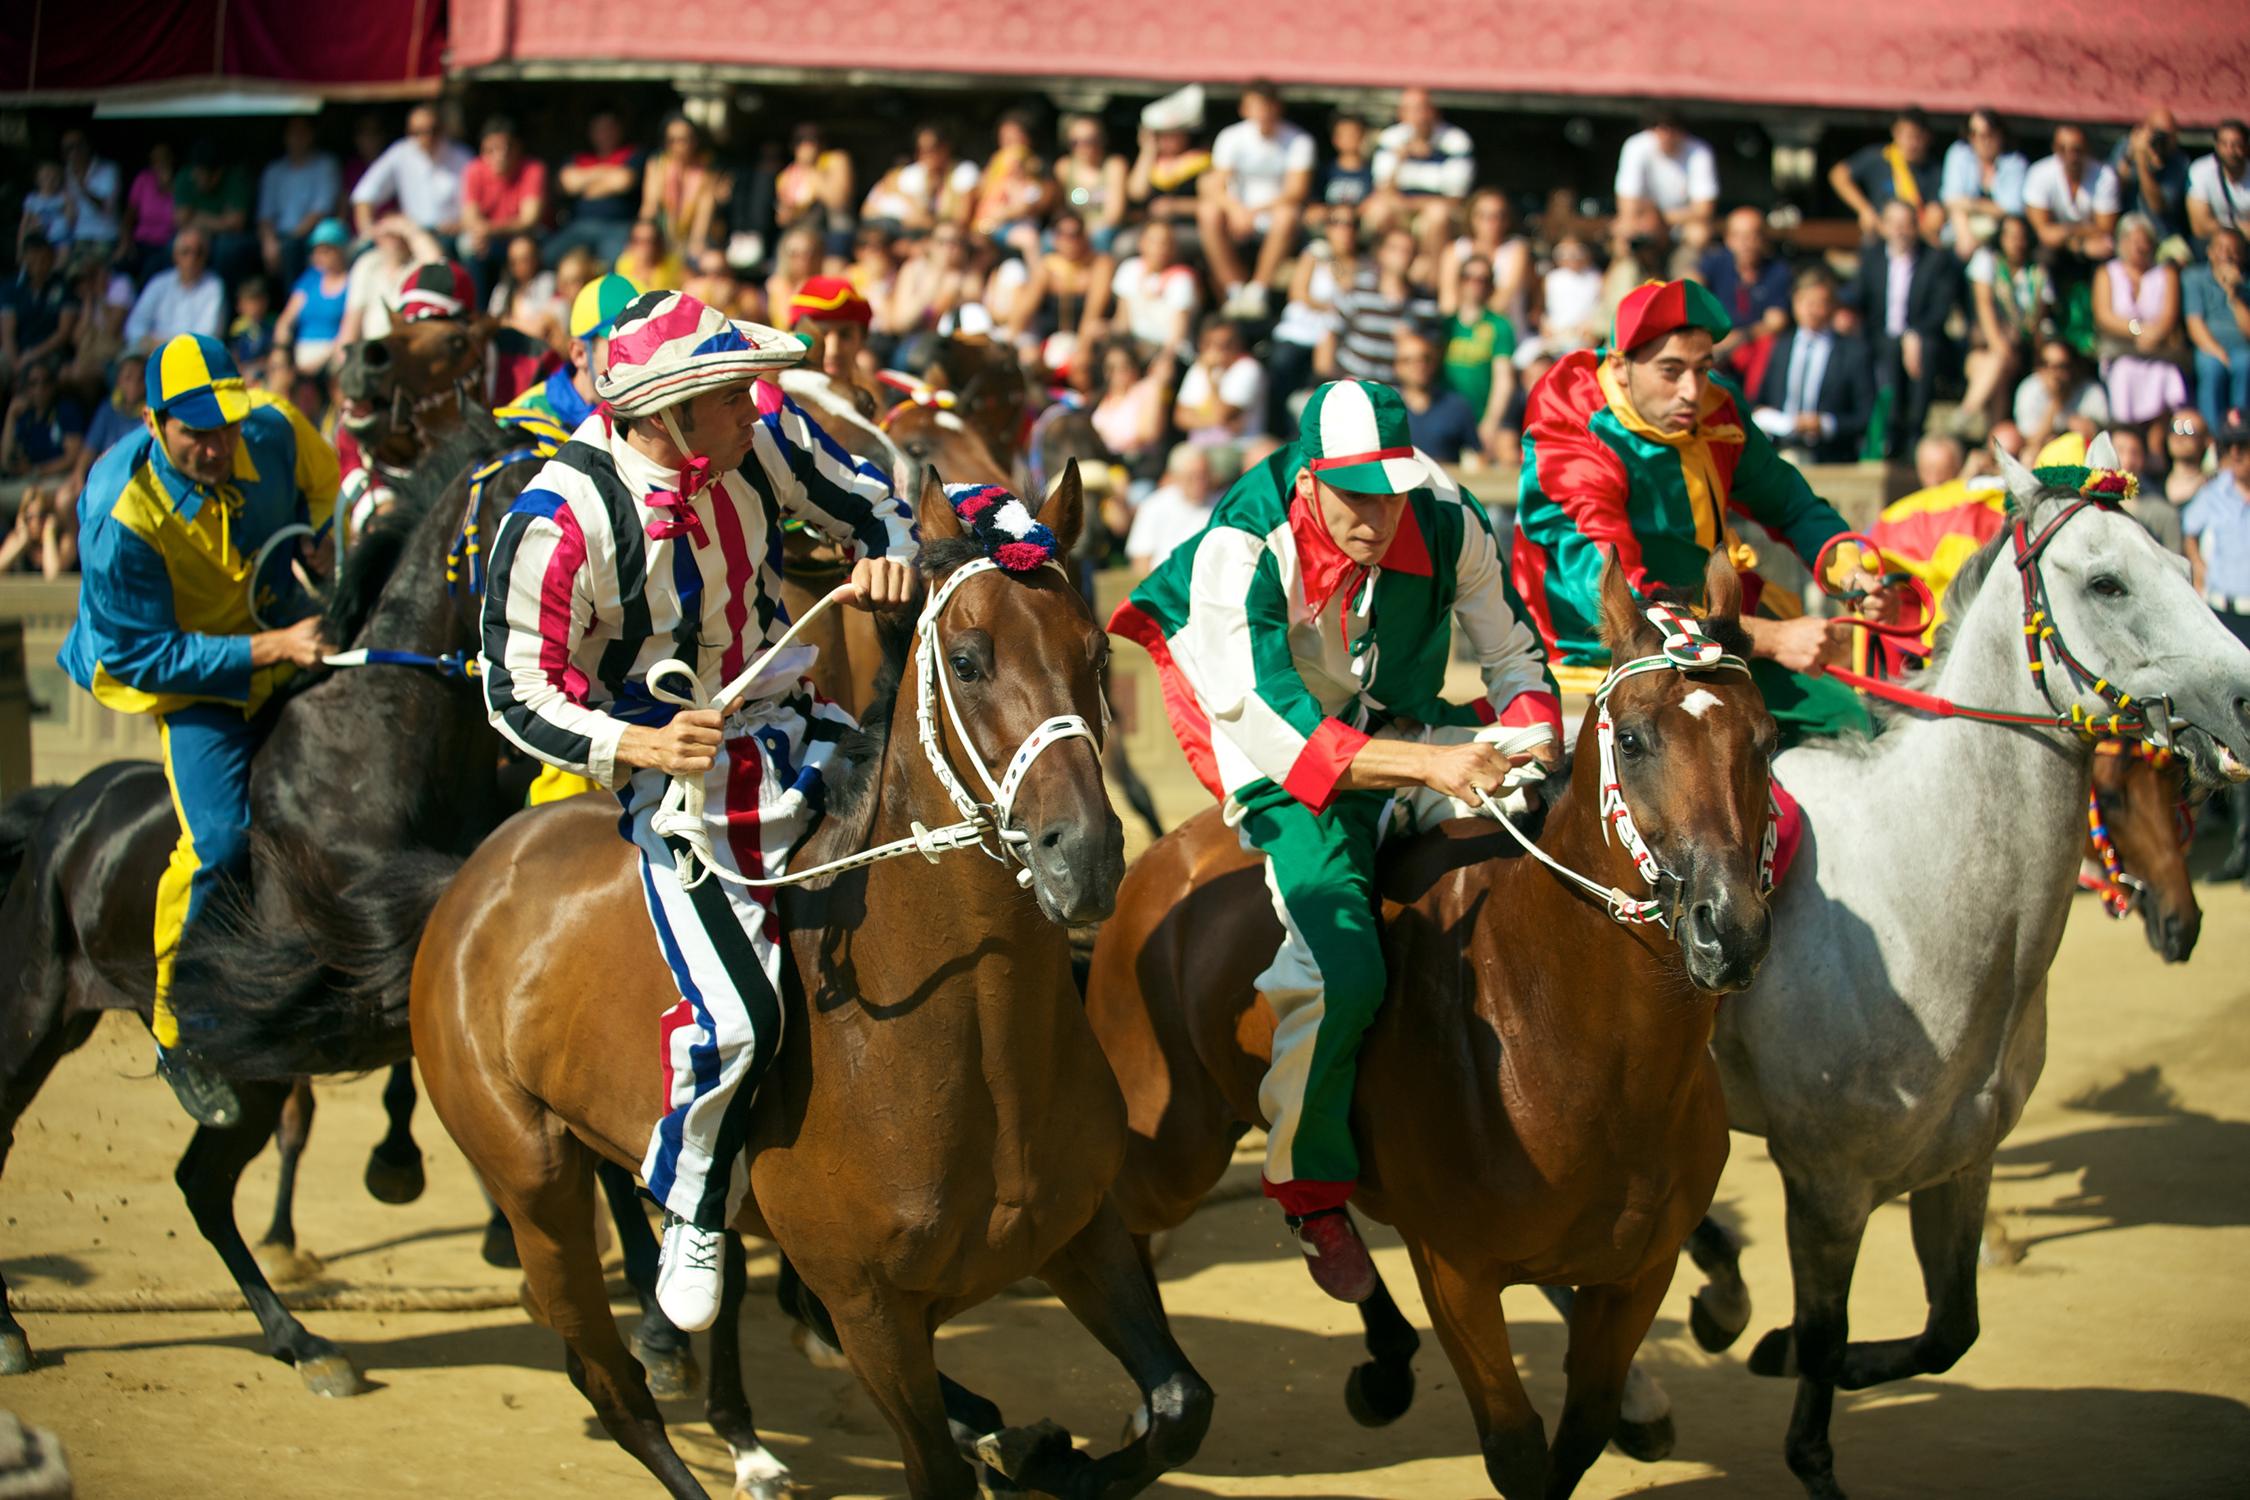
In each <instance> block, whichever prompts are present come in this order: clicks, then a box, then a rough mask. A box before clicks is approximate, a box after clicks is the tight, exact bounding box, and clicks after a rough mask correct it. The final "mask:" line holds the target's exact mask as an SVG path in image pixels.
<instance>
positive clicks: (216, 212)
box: [172, 139, 258, 286]
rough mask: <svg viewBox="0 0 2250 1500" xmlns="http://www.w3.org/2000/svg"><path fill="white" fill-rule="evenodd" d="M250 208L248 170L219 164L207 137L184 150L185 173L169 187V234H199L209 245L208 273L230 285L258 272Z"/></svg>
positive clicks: (251, 204)
mask: <svg viewBox="0 0 2250 1500" xmlns="http://www.w3.org/2000/svg"><path fill="white" fill-rule="evenodd" d="M253 206H254V200H253V198H252V195H251V189H250V173H249V171H248V170H247V169H245V168H244V167H242V166H240V165H229V164H228V163H225V162H222V161H221V160H219V148H218V147H217V146H216V145H215V144H213V143H212V142H211V141H210V140H209V139H202V140H198V141H197V142H196V143H195V144H194V145H193V146H191V147H189V148H188V168H187V171H186V173H185V174H183V175H182V176H181V177H180V178H179V179H178V180H177V181H175V182H174V183H173V184H172V222H173V225H174V233H177V232H178V231H179V230H181V229H200V230H202V231H203V234H204V236H205V238H207V239H208V240H209V241H210V242H211V269H212V270H214V271H216V272H218V274H219V279H220V280H222V281H224V282H226V283H227V284H228V285H230V286H232V285H233V284H235V283H236V282H238V281H240V280H242V278H243V277H245V276H248V275H250V274H251V273H252V272H253V271H254V270H256V268H257V264H258V240H257V234H256V231H255V229H254V227H253V226H252V224H251V222H250V210H251V208H252V207H253Z"/></svg>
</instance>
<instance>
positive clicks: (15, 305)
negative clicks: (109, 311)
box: [0, 234, 80, 391]
mask: <svg viewBox="0 0 2250 1500" xmlns="http://www.w3.org/2000/svg"><path fill="white" fill-rule="evenodd" d="M20 254H21V260H22V269H21V270H19V271H17V272H16V276H15V280H14V281H12V282H11V283H9V285H8V287H7V291H6V295H5V296H0V391H5V390H7V389H8V388H9V386H10V385H11V384H13V382H14V379H15V373H16V371H18V370H20V369H22V368H23V367H24V366H25V365H29V364H38V363H41V362H43V361H59V360H60V359H61V358H62V357H63V355H64V353H65V352H66V351H68V350H69V349H70V347H71V343H72V340H73V339H74V338H75V336H76V334H77V331H78V319H79V315H80V312H79V306H78V299H77V297H76V296H75V295H74V294H73V293H72V291H71V287H70V283H69V282H68V281H67V280H65V279H64V277H63V275H62V273H61V272H60V271H58V270H56V269H55V247H54V246H53V245H51V244H49V243H48V242H47V239H46V237H45V236H44V235H38V234H33V235H28V236H26V237H25V239H24V242H23V246H22V250H21V252H20Z"/></svg>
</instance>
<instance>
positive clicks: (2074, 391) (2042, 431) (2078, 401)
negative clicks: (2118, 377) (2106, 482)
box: [2016, 338, 2109, 453]
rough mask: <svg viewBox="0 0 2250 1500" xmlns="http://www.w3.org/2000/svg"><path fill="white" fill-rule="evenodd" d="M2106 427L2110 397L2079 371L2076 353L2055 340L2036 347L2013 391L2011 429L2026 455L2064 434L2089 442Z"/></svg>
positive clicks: (2058, 340)
mask: <svg viewBox="0 0 2250 1500" xmlns="http://www.w3.org/2000/svg"><path fill="white" fill-rule="evenodd" d="M2108 425H2109V393H2108V392H2107V391H2104V390H2103V389H2102V385H2101V382H2100V381H2098V380H2089V379H2087V378H2086V376H2085V374H2084V373H2083V372H2082V370H2081V369H2080V367H2079V363H2078V354H2077V351H2075V350H2074V349H2072V348H2071V347H2070V345H2068V344H2066V343H2064V342H2063V341H2062V340H2061V339H2059V338H2050V339H2048V340H2046V341H2045V342H2043V343H2042V344H2040V346H2039V363H2038V364H2037V365H2035V366H2033V368H2032V372H2031V373H2030V374H2029V375H2026V376H2025V377H2024V378H2023V381H2022V383H2021V384H2019V385H2018V386H2017V387H2016V426H2017V428H2018V429H2019V430H2021V432H2022V433H2023V447H2024V451H2025V452H2027V453H2037V452H2038V451H2039V450H2040V449H2041V448H2044V447H2046V446H2047V443H2048V440H2049V439H2051V438H2053V437H2055V436H2056V435H2057V434H2059V433H2062V432H2064V431H2072V432H2078V433H2080V434H2082V435H2084V436H2085V438H2086V439H2087V440H2088V441H2089V442H2091V441H2092V440H2093V435H2094V434H2095V433H2097V432H2099V431H2101V430H2102V429H2103V428H2104V427H2107V426H2108Z"/></svg>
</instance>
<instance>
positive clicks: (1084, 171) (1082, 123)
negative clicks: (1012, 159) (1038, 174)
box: [1055, 115, 1129, 255]
mask: <svg viewBox="0 0 2250 1500" xmlns="http://www.w3.org/2000/svg"><path fill="white" fill-rule="evenodd" d="M1062 141H1063V154H1062V156H1061V158H1060V159H1058V160H1057V161H1056V162H1055V194H1056V198H1055V201H1056V204H1057V206H1058V207H1061V208H1067V209H1070V210H1072V211H1073V212H1075V213H1077V214H1078V215H1079V217H1081V218H1083V219H1084V220H1085V221H1086V234H1087V238H1088V241H1089V242H1090V243H1091V244H1092V245H1093V247H1094V249H1095V250H1096V251H1097V252H1098V253H1100V254H1103V255H1107V254H1109V251H1110V246H1111V245H1112V244H1113V243H1114V242H1115V240H1116V238H1117V231H1118V229H1119V228H1120V227H1121V226H1122V225H1123V224H1124V222H1125V208H1126V195H1125V179H1126V177H1127V175H1128V171H1129V169H1128V168H1127V167H1126V165H1125V158H1124V157H1123V156H1121V155H1119V154H1118V153H1117V152H1115V151H1112V150H1110V149H1109V132H1108V131H1107V130H1105V129H1103V128H1102V122H1101V121H1100V120H1099V119H1097V118H1096V117H1094V116H1093V115H1065V116H1063V128H1062Z"/></svg>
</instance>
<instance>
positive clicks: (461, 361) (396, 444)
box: [336, 318, 491, 469]
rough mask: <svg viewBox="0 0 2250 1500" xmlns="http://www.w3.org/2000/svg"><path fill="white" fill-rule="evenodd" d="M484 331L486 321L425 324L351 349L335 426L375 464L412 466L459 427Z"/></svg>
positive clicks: (479, 365) (480, 361)
mask: <svg viewBox="0 0 2250 1500" xmlns="http://www.w3.org/2000/svg"><path fill="white" fill-rule="evenodd" d="M490 329H491V320H490V319H485V318H479V319H477V320H476V321H474V322H469V323H463V322H459V321H456V320H454V319H451V318H424V319H422V320H420V321H419V322H414V323H405V324H400V325H398V326H395V327H393V328H392V330H391V331H390V333H389V334H388V335H386V336H385V337H383V338H379V339H363V340H361V341H360V342H359V343H356V344H353V345H351V346H350V348H349V349H347V350H346V352H345V355H344V367H343V369H342V370H341V371H340V372H339V373H338V374H337V377H336V390H337V393H338V395H339V397H340V398H341V403H342V404H341V407H340V410H339V414H338V418H337V419H338V421H340V422H341V423H342V424H343V426H344V427H345V429H346V430H347V431H349V432H350V433H351V434H352V436H353V437H354V438H356V439H357V440H358V441H359V445H360V450H361V451H362V452H363V453H366V454H367V455H368V456H369V457H370V458H372V459H374V460H375V461H376V462H378V463H382V464H385V465H387V466H389V467H392V468H401V469H402V468H405V467H407V466H408V465H410V464H412V463H413V462H414V461H415V460H416V459H418V458H420V457H421V455H422V453H423V451H424V449H426V448H427V447H428V446H429V442H430V439H431V438H433V437H434V436H435V435H437V434H438V433H440V432H443V431H444V430H446V429H447V428H449V427H451V426H454V425H455V424H457V423H458V422H459V421H460V419H461V398H462V394H463V392H468V393H469V394H470V396H471V398H472V399H473V397H474V394H475V391H476V388H477V387H478V386H479V385H480V384H481V383H482V381H483V378H484V351H485V343H486V338H487V335H488V334H489V332H490Z"/></svg>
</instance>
